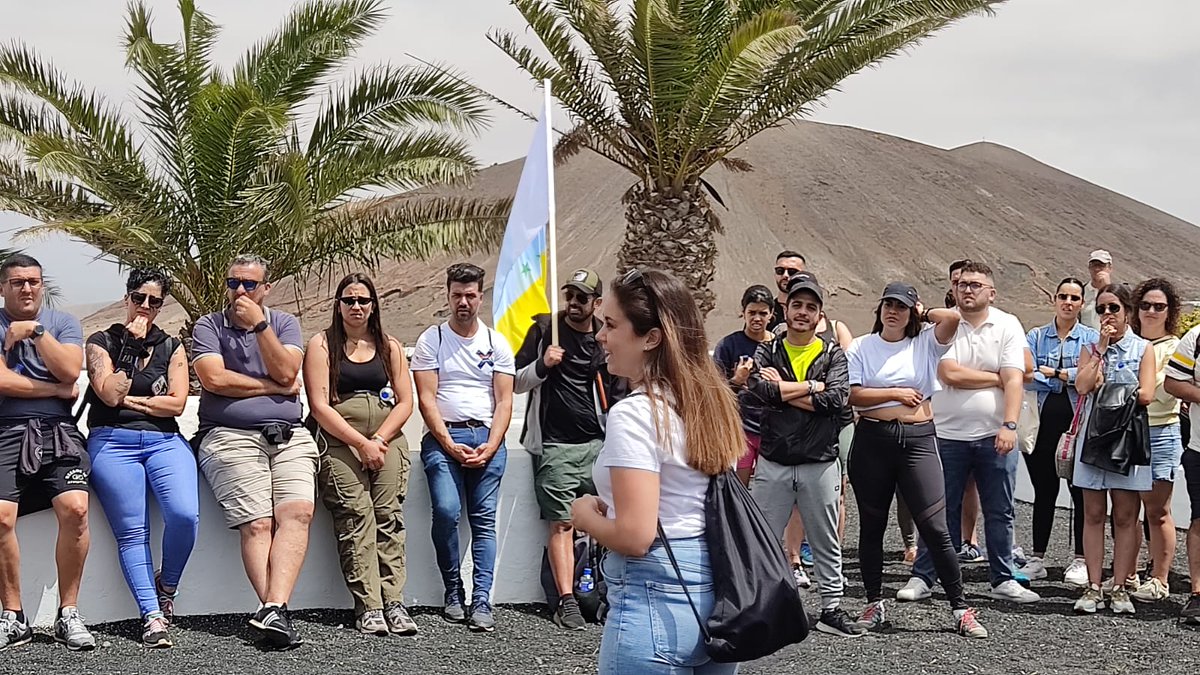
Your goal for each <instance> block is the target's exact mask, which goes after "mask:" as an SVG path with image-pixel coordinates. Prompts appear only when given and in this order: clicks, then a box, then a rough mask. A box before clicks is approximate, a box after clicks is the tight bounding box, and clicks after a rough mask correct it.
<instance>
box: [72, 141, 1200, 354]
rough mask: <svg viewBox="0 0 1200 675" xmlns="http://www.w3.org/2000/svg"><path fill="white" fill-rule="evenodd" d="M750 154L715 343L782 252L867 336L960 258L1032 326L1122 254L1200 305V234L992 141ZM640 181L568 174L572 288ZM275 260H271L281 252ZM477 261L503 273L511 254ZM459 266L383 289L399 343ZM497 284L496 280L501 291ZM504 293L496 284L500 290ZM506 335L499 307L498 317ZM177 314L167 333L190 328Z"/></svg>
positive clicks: (840, 145)
mask: <svg viewBox="0 0 1200 675" xmlns="http://www.w3.org/2000/svg"><path fill="white" fill-rule="evenodd" d="M738 156H740V157H742V158H745V159H747V160H748V161H750V162H751V163H752V164H753V165H754V168H755V170H754V171H753V172H751V173H748V174H736V175H731V174H729V173H727V172H725V171H724V170H719V169H718V170H714V171H713V172H711V173H710V175H709V176H708V179H709V180H710V182H711V183H712V184H713V186H714V187H715V188H716V189H717V191H718V192H719V193H720V195H721V197H722V198H723V199H724V201H725V203H726V204H727V205H728V207H729V208H728V210H723V209H721V208H720V207H719V206H718V207H717V208H718V210H719V212H720V215H721V218H722V220H723V221H724V223H725V229H726V231H725V234H724V235H723V236H722V237H721V240H720V251H721V257H720V258H719V260H718V270H717V280H716V283H717V297H718V307H717V310H716V311H714V312H713V314H712V315H711V316H710V321H709V324H710V326H711V328H712V331H713V335H714V337H715V336H716V335H719V334H721V333H723V332H725V331H727V330H731V329H734V328H736V326H737V325H738V320H737V318H736V314H737V311H736V310H737V307H736V305H737V302H738V298H739V297H740V295H741V291H742V290H743V289H744V288H745V287H746V286H748V285H750V284H752V283H766V284H768V285H770V284H771V280H772V275H771V271H770V268H771V267H772V265H773V262H774V255H775V254H776V253H777V252H778V251H779V250H780V249H782V248H793V249H797V250H799V251H801V252H803V253H804V255H805V256H806V257H807V258H808V261H809V266H810V268H811V269H812V270H814V271H815V272H816V273H817V275H818V276H819V277H820V279H821V281H822V283H823V284H824V285H825V286H826V288H827V289H829V290H830V291H831V297H830V298H829V299H828V300H827V306H828V308H829V311H830V313H831V314H832V315H834V316H841V317H844V318H846V319H847V320H848V321H849V322H850V324H851V327H852V328H854V329H855V330H856V332H858V331H861V330H864V329H867V328H869V315H870V311H871V310H872V309H873V307H874V298H876V297H878V296H877V295H876V294H877V293H878V292H879V290H880V289H881V288H882V287H883V286H884V285H885V284H886V283H887V282H888V281H889V280H893V279H906V280H908V281H910V282H912V283H913V284H915V285H916V286H917V288H918V289H919V290H920V291H921V293H922V297H924V298H926V300H927V301H928V302H931V304H932V303H937V302H939V301H940V299H941V298H942V296H943V294H944V289H945V282H944V277H945V270H946V266H947V265H948V263H949V262H950V261H951V260H954V259H956V258H960V257H968V256H969V257H972V258H975V259H979V260H983V261H986V262H988V263H989V264H991V265H992V267H993V268H994V269H995V270H996V276H997V278H996V285H997V288H998V290H999V295H1000V299H999V301H998V302H999V304H1000V305H1001V306H1002V307H1005V308H1007V309H1010V310H1011V311H1014V312H1016V313H1018V314H1019V315H1021V316H1022V318H1023V319H1024V320H1025V321H1026V323H1027V324H1029V325H1032V323H1033V322H1035V321H1044V320H1046V319H1048V316H1049V310H1048V307H1047V306H1046V304H1045V303H1046V299H1047V294H1048V292H1049V291H1051V290H1053V287H1054V285H1055V284H1056V283H1057V281H1058V280H1059V279H1060V278H1061V277H1063V276H1067V275H1074V276H1080V277H1086V267H1085V266H1086V262H1087V260H1086V258H1087V253H1088V251H1090V250H1092V249H1094V248H1107V249H1109V250H1110V251H1112V253H1113V255H1114V257H1115V258H1116V272H1115V275H1116V277H1117V278H1118V279H1119V280H1127V281H1137V280H1140V279H1143V278H1146V277H1148V276H1151V275H1164V276H1167V277H1169V278H1171V279H1173V280H1175V281H1177V282H1178V283H1179V285H1180V286H1181V288H1182V290H1183V291H1184V293H1185V295H1186V296H1187V297H1197V293H1198V292H1200V275H1198V273H1197V272H1195V271H1193V266H1192V265H1190V264H1188V263H1189V262H1190V255H1191V252H1192V251H1193V250H1195V247H1196V245H1197V244H1200V230H1198V229H1196V228H1195V227H1194V226H1192V225H1191V224H1189V223H1186V222H1184V221H1182V220H1179V219H1178V218H1175V217H1172V216H1170V215H1168V214H1165V213H1162V212H1160V211H1157V210H1155V209H1153V208H1151V207H1149V206H1146V205H1144V204H1141V203H1139V202H1136V201H1133V200H1131V199H1129V198H1127V197H1124V196H1122V195H1120V194H1117V193H1115V192H1112V191H1110V190H1106V189H1104V188H1102V187H1099V186H1097V185H1094V184H1092V183H1089V182H1087V181H1084V180H1081V179H1079V178H1077V177H1075V176H1072V175H1070V174H1068V173H1065V172H1063V171H1059V170H1058V169H1055V168H1053V167H1050V166H1048V165H1045V164H1042V163H1040V162H1038V161H1037V160H1034V159H1033V158H1031V157H1029V156H1027V155H1024V154H1021V153H1020V152H1017V151H1014V150H1011V149H1008V148H1005V147H1003V146H999V145H995V144H991V143H975V144H972V145H968V146H964V147H961V148H957V149H954V150H943V149H939V148H935V147H931V146H928V145H922V144H920V143H915V142H912V141H907V140H903V139H900V138H896V137H893V136H888V135H885V134H880V133H874V132H870V131H864V130H862V129H855V128H850V127H841V126H833V125H826V124H818V123H814V122H800V123H796V124H791V125H787V126H784V127H781V128H778V129H774V130H772V131H770V132H767V133H765V134H763V135H761V136H760V137H758V138H756V139H755V140H753V141H752V142H750V143H749V144H748V145H747V146H746V147H745V148H743V149H742V151H741V152H739V153H738ZM520 170H521V162H520V160H517V161H513V162H508V163H505V164H501V165H497V166H493V167H491V168H489V169H486V170H484V171H482V172H481V173H480V175H479V176H478V178H477V179H476V181H475V183H474V185H473V186H472V187H471V188H470V191H471V192H472V193H476V194H481V195H497V196H498V195H511V194H512V193H513V191H514V190H515V187H516V183H517V180H518V178H519V175H520ZM632 180H633V179H632V177H631V176H629V175H628V174H626V173H624V172H623V171H622V170H621V169H620V168H619V167H616V166H615V165H613V164H610V163H608V162H607V161H606V160H604V159H603V158H601V157H598V156H596V155H592V154H585V155H582V156H579V157H577V158H575V159H573V160H571V161H570V162H569V163H568V164H566V165H565V166H562V167H559V169H558V175H557V197H558V207H559V270H560V278H561V277H565V276H566V275H567V274H569V273H570V271H571V270H573V269H575V268H577V267H582V266H591V267H595V268H596V269H597V270H598V271H599V272H600V274H601V276H603V277H604V278H605V279H609V278H611V277H612V275H613V273H614V269H615V265H616V251H617V248H618V247H619V246H620V243H621V235H622V228H623V216H622V213H623V211H622V207H621V203H620V198H621V195H622V194H623V193H624V191H625V190H626V189H627V188H628V187H629V185H630V184H631V182H632ZM261 253H263V254H265V255H267V256H268V257H269V256H270V251H262V252H261ZM479 257H480V258H482V260H477V261H476V262H480V263H481V264H482V265H483V266H484V267H485V268H487V269H488V272H489V274H491V273H492V272H493V271H494V266H495V264H496V252H493V253H492V254H490V255H488V256H486V257H483V256H479ZM450 262H452V260H450V259H449V258H437V259H434V260H430V261H425V262H406V263H395V262H389V263H386V264H385V265H384V266H383V268H382V269H381V270H380V272H379V274H378V275H377V279H378V284H379V287H380V292H381V293H382V294H383V295H384V296H385V299H384V301H383V311H384V317H385V320H384V323H385V326H386V327H387V328H388V330H389V331H392V332H394V333H395V334H396V335H397V336H399V337H401V339H403V340H405V341H412V340H414V339H415V337H416V335H417V334H418V333H419V332H420V330H421V328H422V327H424V326H426V325H429V324H430V323H433V322H435V321H439V320H441V319H442V318H443V317H444V316H445V312H444V310H445V301H444V293H443V290H442V283H443V276H442V275H443V270H444V269H445V267H446V265H447V264H449V263H450ZM489 281H490V279H489ZM336 282H337V279H336V278H334V279H321V280H313V281H309V282H307V283H305V284H303V285H302V287H301V288H300V300H299V302H297V300H296V295H295V290H296V288H295V286H294V285H293V284H292V283H290V282H284V283H281V284H279V285H278V286H277V287H276V289H275V290H274V291H273V301H274V302H273V304H275V305H277V306H280V307H282V308H283V309H286V310H288V311H297V310H299V313H300V315H301V317H302V319H303V322H304V328H305V330H306V332H312V331H316V330H318V329H319V328H321V327H323V326H324V325H326V324H327V322H328V320H329V311H330V296H331V293H332V290H333V288H332V286H333V285H334V284H336ZM489 289H490V284H489ZM119 315H120V312H119V309H118V308H109V309H108V310H105V311H103V312H100V313H97V314H95V315H93V316H92V317H89V320H88V322H87V323H88V325H89V328H94V327H98V326H103V325H107V324H108V323H110V322H112V321H114V320H117V319H118V317H119ZM485 316H486V317H488V320H489V321H490V309H487V310H485ZM181 320H182V317H181V316H180V315H179V313H178V308H176V307H173V306H169V307H168V309H167V310H165V312H164V316H163V318H162V323H164V324H168V325H170V326H178V325H179V324H180V323H181Z"/></svg>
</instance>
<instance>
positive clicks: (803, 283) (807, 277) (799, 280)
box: [787, 272, 825, 304]
mask: <svg viewBox="0 0 1200 675" xmlns="http://www.w3.org/2000/svg"><path fill="white" fill-rule="evenodd" d="M800 291H808V292H809V293H812V294H813V295H815V296H817V302H819V303H821V304H825V292H824V291H822V290H821V284H819V283H817V277H816V276H815V275H813V273H812V272H800V273H799V274H796V275H794V276H792V278H791V280H790V281H788V287H787V296H788V300H791V299H792V296H793V295H795V294H797V293H799V292H800Z"/></svg>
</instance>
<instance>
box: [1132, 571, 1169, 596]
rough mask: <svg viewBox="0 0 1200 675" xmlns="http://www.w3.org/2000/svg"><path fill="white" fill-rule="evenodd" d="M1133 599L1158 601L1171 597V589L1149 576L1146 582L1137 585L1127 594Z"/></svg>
mask: <svg viewBox="0 0 1200 675" xmlns="http://www.w3.org/2000/svg"><path fill="white" fill-rule="evenodd" d="M1129 596H1130V597H1132V598H1133V599H1134V600H1139V601H1141V602H1158V601H1159V600H1166V599H1167V598H1169V597H1171V589H1169V588H1167V585H1166V584H1164V583H1163V582H1161V581H1159V580H1158V579H1155V578H1154V577H1150V578H1149V579H1148V580H1147V581H1146V583H1144V584H1142V585H1141V586H1139V587H1138V589H1137V590H1136V591H1133V592H1132V593H1130V594H1129Z"/></svg>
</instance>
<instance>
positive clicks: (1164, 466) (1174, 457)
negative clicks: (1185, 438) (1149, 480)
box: [1150, 423, 1183, 481]
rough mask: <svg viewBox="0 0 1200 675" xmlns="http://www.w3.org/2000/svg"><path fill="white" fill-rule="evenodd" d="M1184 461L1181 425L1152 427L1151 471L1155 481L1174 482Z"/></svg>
mask: <svg viewBox="0 0 1200 675" xmlns="http://www.w3.org/2000/svg"><path fill="white" fill-rule="evenodd" d="M1182 459H1183V442H1182V440H1181V438H1180V436H1179V423H1175V424H1166V425H1163V426H1159V427H1150V471H1151V473H1152V474H1153V476H1154V480H1167V481H1174V480H1175V470H1176V469H1178V468H1179V466H1180V462H1181V461H1182Z"/></svg>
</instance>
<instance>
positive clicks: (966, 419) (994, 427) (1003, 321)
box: [933, 307, 1028, 441]
mask: <svg viewBox="0 0 1200 675" xmlns="http://www.w3.org/2000/svg"><path fill="white" fill-rule="evenodd" d="M1027 347H1028V343H1027V341H1026V340H1025V329H1024V328H1023V327H1022V326H1021V321H1020V320H1019V319H1017V317H1015V316H1013V315H1012V314H1009V313H1008V312H1004V311H1001V310H999V309H996V308H995V307H992V308H990V309H989V310H988V317H987V319H986V320H984V322H983V323H982V324H980V326H979V327H978V328H976V327H975V326H972V325H971V324H970V323H968V322H967V321H966V320H963V321H961V322H959V324H958V333H956V334H955V336H954V342H953V344H951V345H950V349H949V350H947V351H946V353H945V355H943V356H942V359H943V360H948V361H949V360H953V361H957V362H958V364H959V365H962V366H966V367H968V368H974V369H975V370H983V371H987V372H990V373H998V372H1000V369H1001V368H1016V369H1017V370H1019V371H1021V372H1022V373H1024V372H1025V349H1026V348H1027ZM933 421H934V424H936V425H937V435H938V437H939V438H947V439H950V440H955V441H977V440H979V439H981V438H987V437H989V436H995V435H996V432H997V431H998V430H999V429H1000V425H1002V424H1004V390H1003V389H1001V388H1000V387H988V388H987V389H958V388H956V387H951V386H947V385H945V383H943V388H942V390H941V391H939V392H938V394H937V396H934V397H933ZM1013 421H1014V422H1015V421H1016V420H1013Z"/></svg>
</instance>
